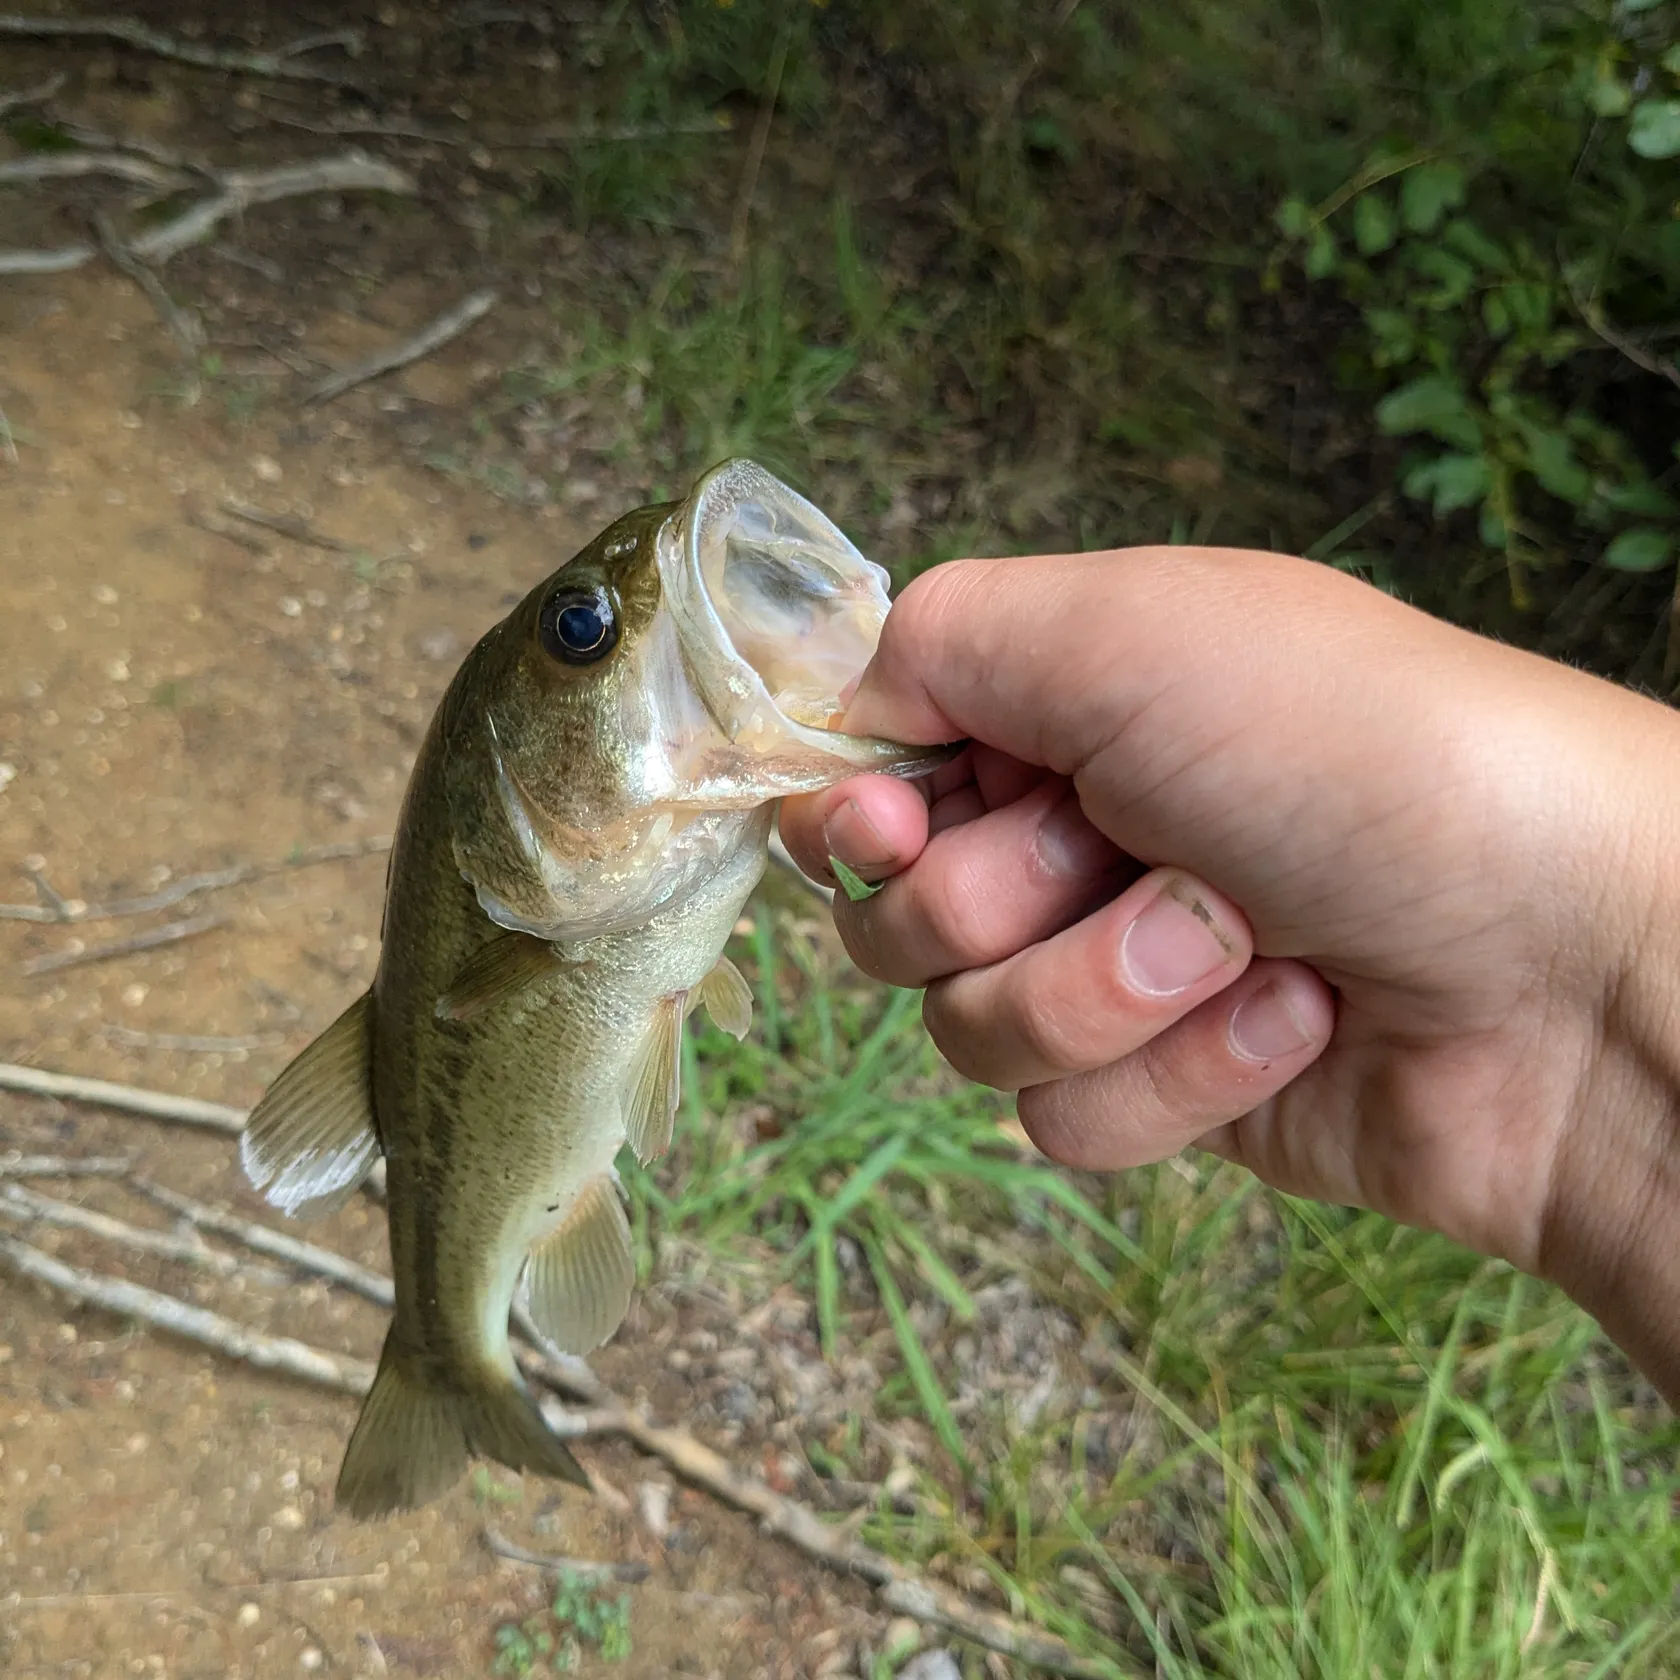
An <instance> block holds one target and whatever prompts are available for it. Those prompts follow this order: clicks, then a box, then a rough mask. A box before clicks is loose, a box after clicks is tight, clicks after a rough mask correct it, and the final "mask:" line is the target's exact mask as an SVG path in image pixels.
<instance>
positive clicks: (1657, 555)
mask: <svg viewBox="0 0 1680 1680" xmlns="http://www.w3.org/2000/svg"><path fill="white" fill-rule="evenodd" d="M1673 553H1674V538H1673V537H1672V536H1670V535H1669V533H1668V532H1667V531H1658V530H1654V529H1652V527H1650V526H1649V525H1636V526H1634V528H1633V529H1632V530H1631V531H1622V532H1619V533H1618V534H1617V535H1616V536H1615V537H1613V538H1612V539H1611V542H1610V546H1609V547H1608V548H1607V549H1605V551H1604V564H1605V565H1606V566H1608V567H1609V568H1610V570H1611V571H1613V572H1658V571H1661V570H1662V568H1663V567H1664V566H1666V565H1667V564H1668V562H1669V558H1670V556H1671V555H1672V554H1673Z"/></svg>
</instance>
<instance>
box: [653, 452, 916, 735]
mask: <svg viewBox="0 0 1680 1680" xmlns="http://www.w3.org/2000/svg"><path fill="white" fill-rule="evenodd" d="M659 567H660V576H661V581H662V583H663V585H664V589H665V598H666V601H667V603H668V605H669V607H670V611H671V615H672V618H673V619H674V621H675V624H676V629H677V636H678V639H679V642H680V644H681V646H682V650H683V655H684V661H685V664H686V665H687V667H688V674H689V678H690V681H691V682H692V683H693V684H694V687H695V690H696V691H697V693H698V694H699V696H700V699H701V701H702V703H703V704H704V705H705V708H706V710H707V712H708V713H709V714H710V715H711V717H712V720H713V721H714V722H715V723H716V724H717V725H718V727H719V728H720V729H721V730H722V731H723V732H724V734H725V735H726V736H727V737H728V738H729V739H730V740H731V741H732V742H734V743H735V744H736V745H737V746H739V747H743V748H746V749H748V750H757V751H762V752H765V753H767V754H779V753H785V752H786V751H788V750H789V749H793V750H794V751H795V752H798V751H799V750H800V749H804V751H805V752H807V753H816V754H820V755H822V756H825V757H842V758H845V759H847V760H848V761H851V762H854V763H856V762H858V755H859V753H860V752H862V753H863V754H864V756H865V757H868V758H876V757H879V758H882V759H885V758H886V757H887V756H889V755H891V756H894V757H896V758H898V759H903V758H904V757H905V749H904V748H902V747H897V748H894V747H891V746H889V745H888V743H885V742H869V743H865V742H864V741H862V740H860V739H858V738H857V737H852V736H845V735H841V734H838V733H836V732H835V731H836V728H837V725H838V723H839V720H840V717H841V715H842V713H843V712H844V710H845V699H846V698H849V692H848V691H849V688H850V685H851V684H852V683H853V682H855V681H856V679H857V678H858V677H859V676H860V675H861V674H862V672H863V669H864V667H865V666H866V665H867V664H868V663H869V660H870V657H871V656H872V655H873V654H874V652H875V647H876V644H877V642H878V641H879V640H880V637H881V626H882V624H883V622H884V621H885V619H886V616H887V608H888V606H889V605H890V603H889V600H888V597H887V582H888V579H887V574H886V572H885V571H884V570H883V569H882V568H881V567H880V566H877V565H876V564H874V562H873V561H870V560H866V559H865V558H864V557H863V555H861V554H860V553H859V552H858V551H857V549H856V548H854V547H853V546H852V544H851V543H850V542H849V541H848V540H847V538H846V537H845V535H844V534H843V533H842V532H841V531H840V530H839V528H838V527H837V526H836V525H835V524H834V523H833V521H832V520H830V519H829V518H828V517H827V515H825V514H824V513H822V512H821V511H820V510H819V509H817V508H815V507H813V506H812V505H811V503H809V502H808V501H806V500H805V498H804V497H803V496H801V495H799V494H798V492H797V491H794V490H791V489H789V487H788V486H787V485H785V484H783V483H782V482H781V480H780V479H777V478H775V477H773V476H772V475H771V474H770V473H768V472H766V471H765V470H764V469H763V468H762V467H760V466H758V465H756V464H755V463H753V462H751V461H727V462H725V463H724V464H723V465H722V466H719V467H715V468H713V470H712V471H711V472H709V473H707V474H706V475H705V477H704V478H702V479H701V480H700V481H699V482H698V483H697V484H696V485H695V487H694V489H693V491H692V493H691V494H690V495H689V497H688V500H687V501H686V502H684V503H683V504H682V506H681V507H680V508H679V509H678V510H677V512H675V513H674V514H673V515H672V516H671V518H670V520H669V521H668V522H667V523H666V525H665V527H664V529H663V530H662V531H661V532H660V535H659Z"/></svg>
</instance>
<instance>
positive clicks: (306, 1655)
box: [298, 1645, 326, 1674]
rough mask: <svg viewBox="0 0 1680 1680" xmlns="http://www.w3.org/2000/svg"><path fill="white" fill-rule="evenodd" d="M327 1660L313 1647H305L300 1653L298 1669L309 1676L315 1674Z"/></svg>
mask: <svg viewBox="0 0 1680 1680" xmlns="http://www.w3.org/2000/svg"><path fill="white" fill-rule="evenodd" d="M325 1660H326V1659H325V1658H324V1657H323V1656H322V1655H321V1653H320V1652H319V1651H318V1650H317V1649H316V1648H315V1647H314V1646H313V1645H305V1646H304V1648H303V1649H302V1650H301V1651H299V1652H298V1667H299V1668H301V1669H303V1670H304V1671H305V1673H308V1674H313V1673H314V1672H315V1670H316V1669H318V1668H319V1667H320V1666H321V1664H322V1663H323V1662H324V1661H325Z"/></svg>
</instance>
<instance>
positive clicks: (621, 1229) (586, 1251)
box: [525, 1174, 636, 1353]
mask: <svg viewBox="0 0 1680 1680" xmlns="http://www.w3.org/2000/svg"><path fill="white" fill-rule="evenodd" d="M635 1285H636V1261H635V1257H634V1255H632V1253H631V1251H630V1225H629V1222H628V1221H627V1220H626V1219H625V1217H624V1209H623V1207H622V1206H621V1205H620V1203H619V1200H618V1192H617V1191H616V1190H614V1189H613V1186H612V1180H611V1179H610V1178H609V1177H608V1176H607V1175H605V1174H602V1176H601V1177H599V1178H592V1179H590V1181H589V1182H588V1183H587V1184H586V1185H584V1187H583V1189H582V1191H581V1192H580V1193H579V1195H578V1198H577V1200H576V1201H575V1202H573V1203H572V1206H571V1209H570V1211H569V1212H568V1213H567V1215H566V1217H565V1218H564V1219H563V1220H562V1221H561V1222H560V1224H559V1225H557V1226H556V1227H555V1228H554V1230H552V1231H551V1232H549V1234H548V1235H547V1236H546V1237H544V1238H543V1239H542V1241H541V1242H539V1243H538V1244H537V1245H536V1246H535V1247H534V1248H533V1249H532V1250H531V1256H530V1259H529V1260H528V1261H527V1262H526V1266H525V1301H526V1305H527V1306H528V1307H529V1308H530V1310H531V1317H532V1319H533V1320H535V1322H536V1326H537V1328H538V1329H539V1330H541V1331H542V1333H543V1335H545V1336H546V1337H547V1338H548V1339H549V1341H551V1342H552V1343H553V1344H554V1345H555V1346H556V1347H557V1348H559V1349H560V1351H561V1352H562V1353H588V1352H589V1351H590V1350H591V1349H592V1348H597V1347H599V1346H600V1345H601V1343H602V1342H604V1341H605V1340H606V1339H607V1338H608V1337H609V1336H610V1335H611V1334H612V1333H613V1331H615V1330H616V1329H617V1328H618V1327H619V1325H620V1323H622V1322H623V1319H624V1315H625V1313H626V1312H627V1311H628V1310H629V1308H630V1293H631V1291H632V1290H633V1289H634V1288H635Z"/></svg>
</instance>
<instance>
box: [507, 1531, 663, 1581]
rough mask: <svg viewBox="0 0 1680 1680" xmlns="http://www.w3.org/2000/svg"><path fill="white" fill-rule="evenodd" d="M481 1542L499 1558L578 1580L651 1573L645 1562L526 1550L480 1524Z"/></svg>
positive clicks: (642, 1578) (629, 1577)
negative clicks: (619, 1561)
mask: <svg viewBox="0 0 1680 1680" xmlns="http://www.w3.org/2000/svg"><path fill="white" fill-rule="evenodd" d="M484 1544H485V1546H486V1547H487V1548H488V1549H489V1550H490V1551H492V1552H494V1553H495V1554H496V1556H497V1557H499V1558H506V1559H507V1560H508V1562H509V1563H528V1564H530V1565H532V1567H533V1568H536V1569H547V1570H551V1571H552V1572H553V1573H554V1574H556V1575H559V1574H562V1573H564V1574H567V1575H570V1576H572V1577H573V1579H574V1580H580V1581H629V1582H636V1581H645V1580H646V1579H647V1578H648V1576H649V1575H651V1574H652V1573H653V1571H652V1570H651V1569H649V1568H648V1566H647V1565H646V1564H645V1563H629V1562H625V1563H601V1562H598V1561H596V1560H595V1559H594V1558H573V1557H555V1556H553V1555H552V1554H550V1553H547V1552H532V1551H527V1550H526V1548H525V1547H523V1546H516V1545H515V1544H514V1543H513V1542H512V1541H511V1540H509V1539H508V1537H507V1536H506V1535H505V1534H503V1533H501V1531H500V1530H498V1529H495V1528H491V1527H490V1526H489V1525H488V1524H486V1525H485V1528H484Z"/></svg>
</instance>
